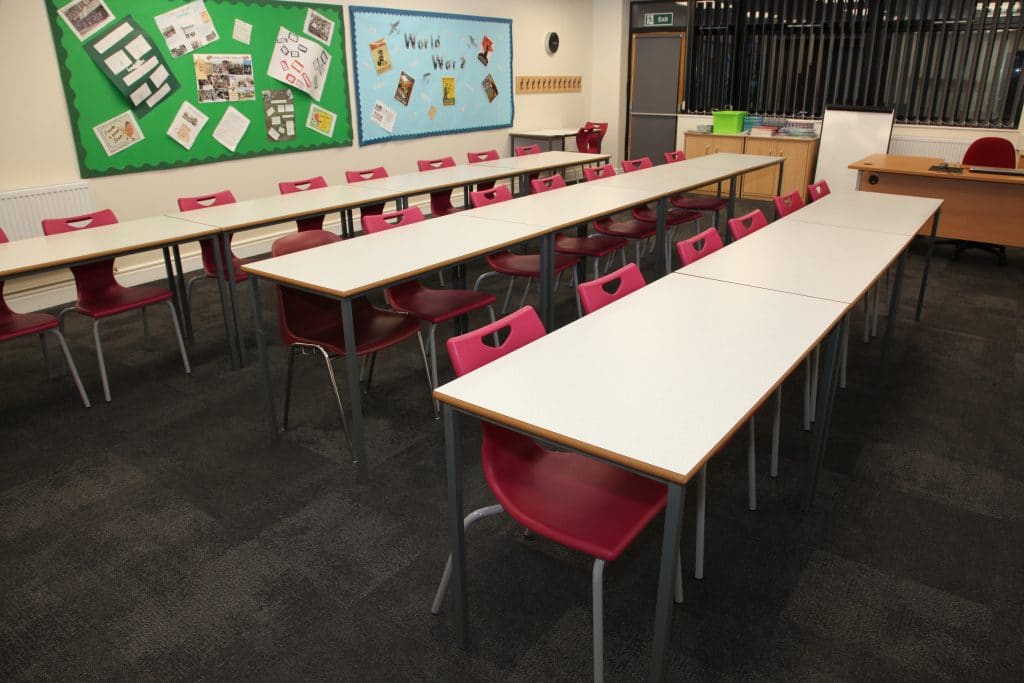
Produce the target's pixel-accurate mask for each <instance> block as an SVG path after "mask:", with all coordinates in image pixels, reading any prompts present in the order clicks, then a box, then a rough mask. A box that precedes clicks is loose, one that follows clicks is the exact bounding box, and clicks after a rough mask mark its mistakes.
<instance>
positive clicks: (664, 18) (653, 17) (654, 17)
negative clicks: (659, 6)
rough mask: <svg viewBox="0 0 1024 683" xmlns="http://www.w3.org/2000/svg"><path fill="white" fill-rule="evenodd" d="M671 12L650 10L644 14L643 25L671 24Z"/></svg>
mask: <svg viewBox="0 0 1024 683" xmlns="http://www.w3.org/2000/svg"><path fill="white" fill-rule="evenodd" d="M671 25H672V13H671V12H651V13H649V14H645V15H644V26H645V27H648V26H671Z"/></svg>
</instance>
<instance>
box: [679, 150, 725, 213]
mask: <svg viewBox="0 0 1024 683" xmlns="http://www.w3.org/2000/svg"><path fill="white" fill-rule="evenodd" d="M680 161H686V152H683V151H682V150H676V151H674V152H665V163H666V164H674V163H677V162H680ZM668 200H669V202H671V203H672V206H674V207H676V208H677V209H689V210H690V211H705V212H708V213H714V214H715V218H714V221H715V222H714V226H715V227H716V228H717V227H718V214H719V212H720V211H721V210H722V209H724V208H726V207H727V206H728V205H729V200H728V199H726V198H724V197H684V196H683V195H681V194H674V195H672V196H671V197H669V198H668Z"/></svg>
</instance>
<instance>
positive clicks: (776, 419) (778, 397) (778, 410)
mask: <svg viewBox="0 0 1024 683" xmlns="http://www.w3.org/2000/svg"><path fill="white" fill-rule="evenodd" d="M781 428H782V385H781V384H780V385H779V388H778V389H776V390H775V413H774V415H773V416H772V466H771V476H773V477H777V476H779V432H780V430H781Z"/></svg>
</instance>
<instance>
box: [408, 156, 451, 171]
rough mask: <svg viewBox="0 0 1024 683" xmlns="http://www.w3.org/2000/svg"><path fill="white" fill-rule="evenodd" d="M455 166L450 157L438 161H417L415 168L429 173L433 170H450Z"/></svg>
mask: <svg viewBox="0 0 1024 683" xmlns="http://www.w3.org/2000/svg"><path fill="white" fill-rule="evenodd" d="M454 165H455V159H453V158H452V157H441V158H440V159H419V160H417V161H416V167H417V168H418V169H419V170H421V171H431V170H433V169H435V168H451V167H452V166H454Z"/></svg>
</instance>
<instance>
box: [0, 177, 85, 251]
mask: <svg viewBox="0 0 1024 683" xmlns="http://www.w3.org/2000/svg"><path fill="white" fill-rule="evenodd" d="M93 206H94V204H93V199H92V193H91V192H89V183H87V182H85V181H84V180H83V181H79V182H77V183H67V184H65V185H49V186H47V187H31V188H28V189H25V190H11V191H10V192H0V228H3V231H4V232H5V233H6V234H7V238H8V239H11V240H17V239H25V238H26V237H39V236H40V235H42V234H43V224H42V221H43V219H44V218H64V217H67V216H80V215H82V214H84V213H90V212H91V211H93V210H94V209H93Z"/></svg>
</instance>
